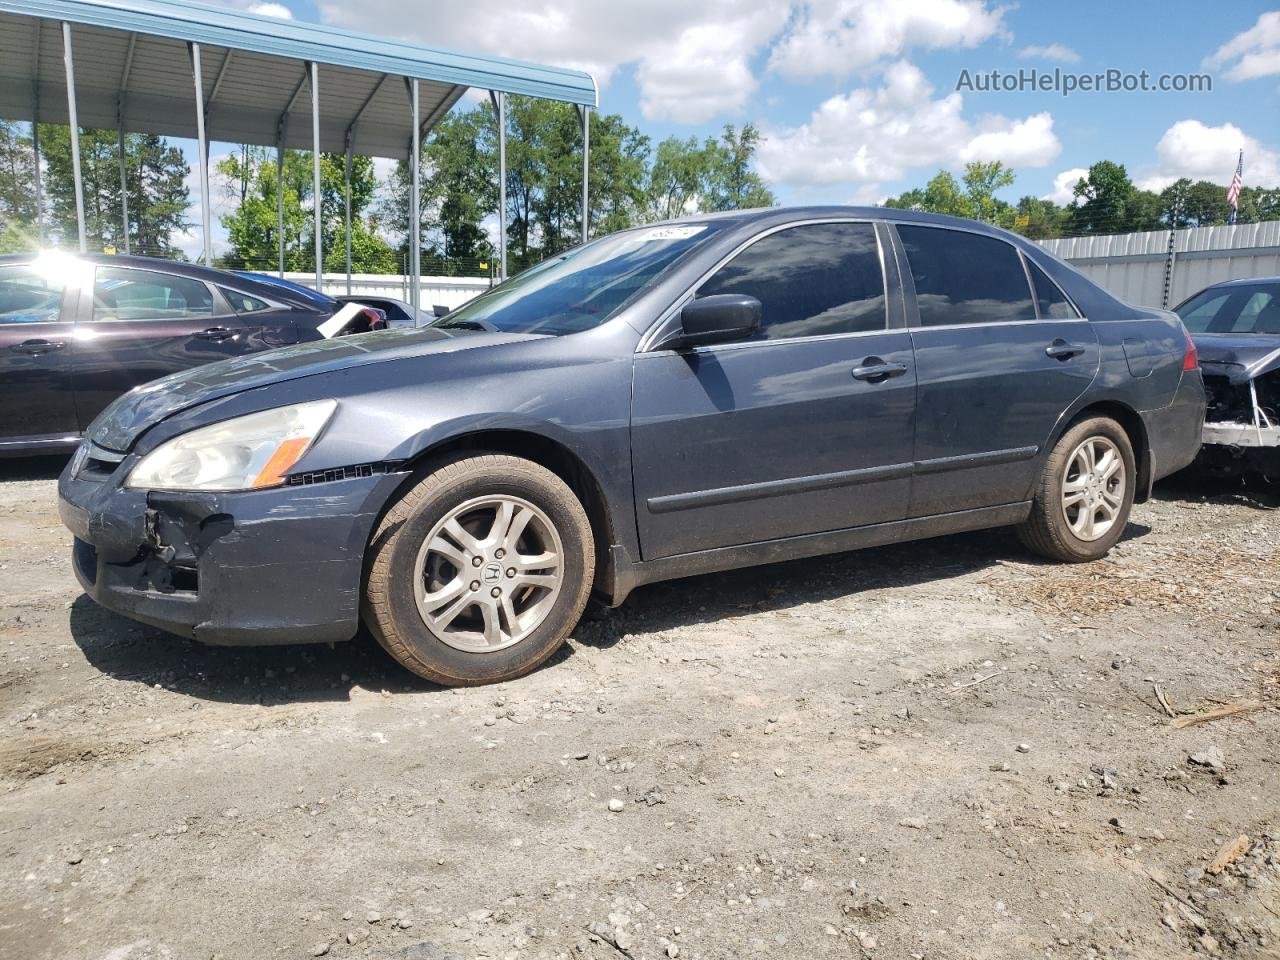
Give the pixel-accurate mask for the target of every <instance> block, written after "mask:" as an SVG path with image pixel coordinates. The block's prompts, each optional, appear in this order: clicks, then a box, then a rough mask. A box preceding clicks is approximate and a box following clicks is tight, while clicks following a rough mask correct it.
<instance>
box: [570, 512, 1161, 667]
mask: <svg viewBox="0 0 1280 960" xmlns="http://www.w3.org/2000/svg"><path fill="white" fill-rule="evenodd" d="M1150 532H1151V528H1150V527H1148V526H1145V525H1143V524H1138V523H1133V522H1130V524H1129V526H1128V528H1127V529H1126V530H1125V534H1124V536H1123V537H1122V540H1126V541H1127V540H1134V539H1140V538H1141V537H1143V536H1145V535H1146V534H1148V533H1150ZM1005 561H1009V562H1013V563H1019V564H1031V565H1034V566H1040V565H1045V566H1054V565H1055V564H1054V563H1053V561H1050V560H1045V559H1042V558H1039V557H1036V556H1035V555H1033V554H1031V553H1030V552H1029V551H1028V550H1027V549H1026V548H1025V547H1023V546H1022V545H1021V544H1020V543H1019V542H1018V540H1017V538H1016V537H1015V536H1014V534H1013V531H1012V530H1010V529H1004V528H1002V529H994V530H983V531H979V532H976V533H961V534H954V535H952V536H947V537H939V538H937V539H929V540H916V541H911V542H908V543H899V544H892V545H889V546H884V547H874V548H870V549H866V550H856V551H852V552H850V553H841V554H833V555H829V556H822V557H813V558H809V559H805V560H791V561H787V562H784V563H775V564H770V565H768V566H761V567H748V568H745V569H741V570H732V571H728V572H725V573H712V574H706V575H704V576H699V577H693V578H689V579H685V580H670V581H666V582H662V583H655V584H649V585H646V586H643V587H640V588H638V589H637V590H636V591H635V593H633V594H632V595H631V596H630V597H628V598H627V600H626V602H625V603H624V604H623V605H622V606H621V607H619V608H617V609H615V610H612V611H609V612H607V613H604V614H599V615H597V616H595V617H593V618H590V619H589V620H588V621H587V622H586V623H584V624H583V625H582V626H581V627H579V628H578V630H577V631H576V632H575V633H574V637H575V639H577V640H578V642H579V643H582V644H585V645H587V646H591V647H597V648H602V649H603V648H608V647H612V646H615V645H616V644H618V643H620V642H623V641H625V640H626V638H627V636H628V635H630V634H632V633H651V632H658V631H662V630H670V629H674V628H677V627H682V626H688V625H690V624H694V623H713V622H716V621H719V620H724V619H726V618H729V617H735V616H742V615H743V614H747V613H757V612H771V611H778V610H786V609H789V608H791V607H796V606H801V605H804V604H809V603H822V602H825V601H829V600H837V599H841V598H846V597H850V596H853V595H854V594H858V593H862V592H865V591H869V590H878V589H884V588H887V587H911V586H917V585H920V584H927V583H936V582H938V581H942V580H949V579H953V578H957V577H964V576H968V575H970V574H974V573H979V572H981V571H982V570H985V569H988V568H991V567H994V566H996V565H998V564H1000V563H1002V562H1005Z"/></svg>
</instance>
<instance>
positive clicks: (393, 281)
mask: <svg viewBox="0 0 1280 960" xmlns="http://www.w3.org/2000/svg"><path fill="white" fill-rule="evenodd" d="M284 276H285V279H286V280H292V281H293V282H294V283H300V284H302V285H303V286H306V287H314V286H315V285H316V275H315V274H314V273H286V274H285V275H284ZM323 289H324V292H325V293H328V294H331V295H335V296H336V295H340V294H345V293H346V292H347V275H346V274H345V273H326V274H325V275H324V286H323ZM420 289H421V290H422V299H421V301H420V303H421V304H422V309H424V310H426V311H427V312H428V313H430V312H431V308H432V307H433V306H435V305H436V304H440V305H441V306H445V307H448V308H449V309H451V310H452V309H453V308H454V307H460V306H462V305H463V304H464V303H466V302H467V301H468V300H470V299H471V298H472V297H475V296H477V295H479V294H481V293H484V292H485V291H486V290H488V289H489V281H488V280H485V279H479V278H472V277H422V278H421V287H420ZM361 294H364V295H365V296H367V297H374V296H381V297H393V298H395V299H396V300H404V301H408V299H409V278H408V277H402V276H399V275H397V274H381V273H353V274H352V275H351V295H352V296H355V297H358V296H360V295H361Z"/></svg>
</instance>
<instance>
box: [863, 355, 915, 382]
mask: <svg viewBox="0 0 1280 960" xmlns="http://www.w3.org/2000/svg"><path fill="white" fill-rule="evenodd" d="M906 372H907V365H906V364H905V363H889V362H887V361H885V360H881V359H880V358H879V357H867V358H866V359H865V360H863V361H862V363H861V364H860V365H859V366H856V367H854V368H853V379H855V380H865V381H867V382H868V383H884V382H885V381H886V380H888V379H889V378H890V377H900V376H902V375H903V374H904V373H906Z"/></svg>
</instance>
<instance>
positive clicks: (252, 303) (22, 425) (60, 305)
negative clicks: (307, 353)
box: [0, 252, 375, 455]
mask: <svg viewBox="0 0 1280 960" xmlns="http://www.w3.org/2000/svg"><path fill="white" fill-rule="evenodd" d="M336 306H337V305H335V304H334V302H333V301H329V304H328V305H325V304H322V303H317V302H315V301H313V300H311V299H309V298H307V297H305V296H302V295H301V294H298V293H296V292H291V291H288V290H285V289H283V288H281V287H276V286H270V285H267V284H264V283H260V282H257V281H254V280H251V279H248V278H245V277H241V276H237V275H236V274H233V273H229V272H227V271H223V270H212V269H208V268H206V267H201V266H195V265H193V264H186V263H177V262H174V261H171V260H160V259H154V258H150V257H127V256H115V255H106V254H103V255H72V254H67V253H60V252H45V253H40V254H25V255H24V254H15V255H10V256H3V257H0V455H3V454H30V453H39V452H42V451H50V452H56V451H58V450H69V449H71V448H72V447H73V446H74V445H75V444H76V443H77V442H78V441H79V438H80V434H81V431H82V430H83V429H84V427H85V426H86V425H87V424H88V423H89V422H90V421H91V420H92V419H93V418H94V417H95V416H97V414H98V412H99V411H100V410H101V409H102V408H103V407H105V406H106V405H107V404H108V403H110V402H111V401H112V400H114V399H115V398H116V397H118V396H120V394H122V393H125V392H127V391H128V390H130V389H132V388H133V387H136V386H138V385H139V384H142V383H146V382H148V381H150V380H154V379H156V378H157V377H162V376H164V375H165V374H168V373H173V372H175V371H178V370H184V369H186V368H188V367H193V366H197V365H199V364H204V363H209V362H211V361H214V360H224V359H226V358H228V357H236V356H241V355H243V354H246V353H256V352H258V351H261V350H270V349H272V348H273V347H279V346H285V345H287V344H292V343H300V342H303V341H307V340H319V339H322V338H323V337H324V336H326V331H325V329H324V324H326V322H328V321H331V320H332V319H333V317H334V315H335V311H336ZM352 309H353V310H358V309H359V308H352ZM374 319H375V318H374V317H373V315H372V314H370V315H369V316H366V317H357V318H356V320H355V325H356V327H357V328H358V327H359V326H360V325H361V324H363V328H364V329H368V328H369V326H370V325H371V324H372V322H373V320H374Z"/></svg>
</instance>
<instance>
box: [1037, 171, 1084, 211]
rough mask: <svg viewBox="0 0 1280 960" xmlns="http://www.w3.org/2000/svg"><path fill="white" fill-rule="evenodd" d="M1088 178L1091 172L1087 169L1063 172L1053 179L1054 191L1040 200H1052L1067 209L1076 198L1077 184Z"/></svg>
mask: <svg viewBox="0 0 1280 960" xmlns="http://www.w3.org/2000/svg"><path fill="white" fill-rule="evenodd" d="M1087 176H1089V171H1088V169H1087V168H1085V167H1072V168H1071V169H1070V170H1063V171H1062V172H1061V173H1060V174H1058V175H1057V176H1056V177H1054V178H1053V190H1051V191H1050V192H1049V193H1046V194H1045V195H1044V196H1042V197H1041V198H1040V199H1041V200H1052V201H1053V202H1054V203H1056V204H1057V205H1058V206H1060V207H1065V206H1066V205H1067V204H1068V203H1070V202H1071V201H1072V200H1074V199H1075V198H1076V197H1075V193H1074V191H1075V186H1076V183H1078V182H1079V181H1080V180H1082V179H1084V178H1085V177H1087Z"/></svg>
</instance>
